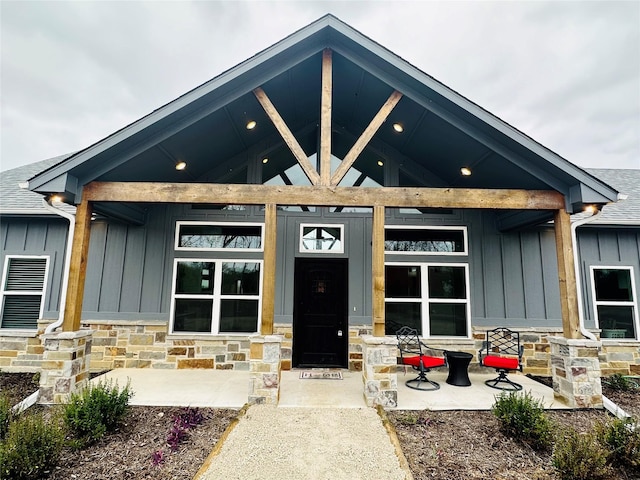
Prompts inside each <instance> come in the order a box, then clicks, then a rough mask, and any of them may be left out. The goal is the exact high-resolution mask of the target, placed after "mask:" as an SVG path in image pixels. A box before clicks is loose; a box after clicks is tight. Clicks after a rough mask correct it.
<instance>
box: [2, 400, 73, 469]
mask: <svg viewBox="0 0 640 480" xmlns="http://www.w3.org/2000/svg"><path fill="white" fill-rule="evenodd" d="M64 436H65V435H64V431H63V429H62V428H61V425H60V421H59V418H54V419H53V420H49V421H47V420H45V418H44V416H43V414H42V413H34V414H23V415H21V416H20V417H17V418H16V419H15V420H14V421H12V422H11V425H10V426H9V429H8V431H7V435H6V438H5V439H4V441H2V442H0V478H7V479H9V478H11V479H13V480H32V479H33V480H35V479H39V478H43V476H45V475H46V473H45V472H47V471H48V470H50V469H51V468H53V467H55V465H56V463H57V462H58V458H59V457H60V452H61V451H62V446H63V442H64Z"/></svg>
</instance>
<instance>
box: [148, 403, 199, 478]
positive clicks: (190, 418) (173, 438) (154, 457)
mask: <svg viewBox="0 0 640 480" xmlns="http://www.w3.org/2000/svg"><path fill="white" fill-rule="evenodd" d="M203 421H204V415H202V412H201V411H200V410H198V409H197V408H191V407H188V408H185V409H184V410H183V411H182V412H180V413H179V414H176V415H174V417H173V424H172V425H171V430H169V433H168V434H167V446H168V447H169V450H171V451H172V452H176V451H177V450H178V449H179V448H180V444H181V443H182V442H183V441H184V439H185V438H187V435H188V432H187V430H190V429H192V428H193V427H197V426H198V425H200V424H201V423H202V422H203ZM163 461H164V452H163V451H162V450H156V451H155V452H153V453H152V454H151V462H152V463H153V464H154V465H155V466H159V465H160V464H161V463H162V462H163Z"/></svg>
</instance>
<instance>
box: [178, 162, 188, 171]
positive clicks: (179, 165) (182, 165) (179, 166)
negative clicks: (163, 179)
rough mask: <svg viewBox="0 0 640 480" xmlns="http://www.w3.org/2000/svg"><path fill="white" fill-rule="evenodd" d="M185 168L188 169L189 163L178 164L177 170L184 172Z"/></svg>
mask: <svg viewBox="0 0 640 480" xmlns="http://www.w3.org/2000/svg"><path fill="white" fill-rule="evenodd" d="M185 168H187V162H178V163H176V170H184V169H185Z"/></svg>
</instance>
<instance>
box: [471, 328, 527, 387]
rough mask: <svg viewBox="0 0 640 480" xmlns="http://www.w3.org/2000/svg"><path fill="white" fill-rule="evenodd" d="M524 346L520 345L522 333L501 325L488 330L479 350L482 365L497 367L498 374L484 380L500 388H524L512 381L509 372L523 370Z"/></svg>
mask: <svg viewBox="0 0 640 480" xmlns="http://www.w3.org/2000/svg"><path fill="white" fill-rule="evenodd" d="M523 351H524V346H522V345H520V334H519V333H518V332H514V331H512V330H509V329H508V328H504V327H499V328H495V329H493V330H489V331H488V332H487V339H486V340H485V341H483V342H482V348H481V349H480V351H479V352H478V358H479V359H480V365H482V366H485V367H491V368H495V369H496V372H498V376H497V377H496V378H494V379H491V380H487V381H486V382H484V383H485V384H486V385H488V386H489V387H491V388H497V389H499V390H511V391H518V390H522V385H520V384H519V383H515V382H512V381H511V380H510V379H509V378H508V377H507V373H508V372H510V371H515V370H520V371H522V354H523Z"/></svg>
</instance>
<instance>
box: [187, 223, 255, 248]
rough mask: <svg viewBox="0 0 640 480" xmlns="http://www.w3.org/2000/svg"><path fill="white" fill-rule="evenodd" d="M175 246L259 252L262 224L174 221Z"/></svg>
mask: <svg viewBox="0 0 640 480" xmlns="http://www.w3.org/2000/svg"><path fill="white" fill-rule="evenodd" d="M175 249H176V250H190V251H193V250H198V251H208V252H220V251H226V252H228V251H243V252H261V251H263V250H264V224H263V223H241V222H176V238H175Z"/></svg>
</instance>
